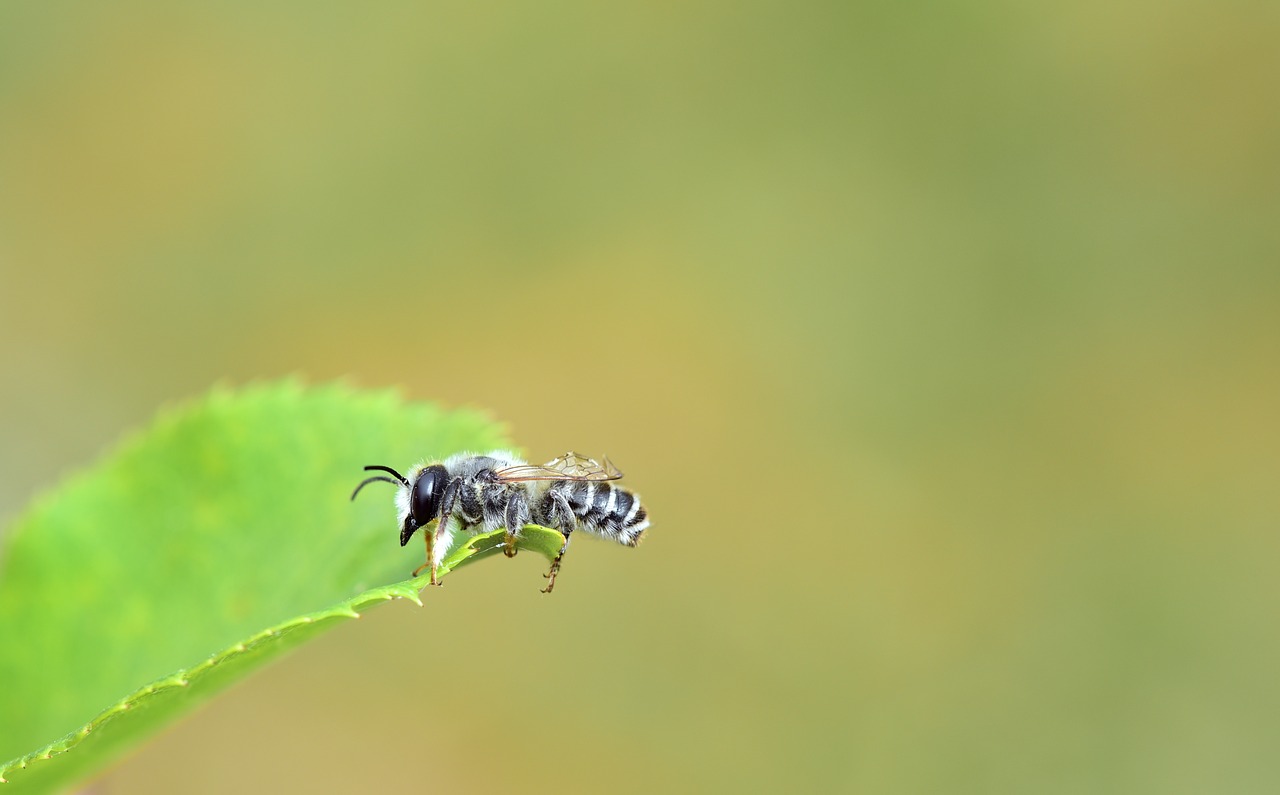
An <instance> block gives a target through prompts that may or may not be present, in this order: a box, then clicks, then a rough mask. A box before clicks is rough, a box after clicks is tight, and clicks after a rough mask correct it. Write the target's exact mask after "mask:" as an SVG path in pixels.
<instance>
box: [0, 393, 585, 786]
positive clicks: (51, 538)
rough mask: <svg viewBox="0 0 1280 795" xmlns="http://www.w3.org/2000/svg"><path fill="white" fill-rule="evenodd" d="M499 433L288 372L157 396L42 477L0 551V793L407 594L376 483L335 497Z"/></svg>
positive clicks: (464, 553)
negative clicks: (128, 427)
mask: <svg viewBox="0 0 1280 795" xmlns="http://www.w3.org/2000/svg"><path fill="white" fill-rule="evenodd" d="M505 446H507V440H506V439H505V438H504V434H503V432H502V430H501V429H500V427H498V426H497V425H496V424H495V423H493V422H491V421H490V420H488V419H486V418H484V417H483V416H480V415H478V414H475V413H470V412H444V411H441V410H438V409H436V408H433V407H431V406H429V405H425V404H405V403H403V402H401V401H400V400H399V399H398V398H397V397H396V396H395V395H393V394H391V393H361V392H355V391H352V390H350V389H347V388H344V387H340V386H331V387H325V388H318V389H304V388H302V387H301V386H299V385H297V384H294V383H282V384H275V385H268V386H259V387H256V388H252V389H248V390H245V391H241V392H230V391H215V392H214V393H212V394H211V395H209V396H208V397H207V398H206V399H204V400H203V401H201V402H200V403H198V404H196V405H194V406H189V407H185V408H182V409H179V410H176V411H172V412H169V413H166V414H164V415H162V416H161V418H160V419H159V420H158V421H157V422H156V423H155V424H154V425H153V426H152V427H151V428H150V429H148V430H147V431H145V432H144V433H142V434H139V435H137V436H135V437H134V438H132V439H129V440H128V441H126V442H125V443H124V444H123V445H121V446H120V448H119V449H118V450H116V451H115V452H113V453H112V454H110V455H108V456H107V457H106V458H105V459H104V460H102V461H101V462H99V463H98V464H97V465H96V466H94V467H93V468H92V469H90V470H88V471H86V472H84V473H81V474H79V475H77V476H75V477H73V478H71V479H70V480H69V481H68V482H66V483H64V484H62V485H61V486H59V487H58V488H57V489H55V490H54V491H52V492H50V493H48V494H46V495H44V496H43V497H42V498H41V499H39V500H37V501H36V502H35V504H34V505H33V506H32V507H31V508H30V509H29V510H28V511H27V512H26V514H25V515H23V516H22V517H21V518H19V520H18V521H17V522H16V523H15V524H14V525H13V526H12V527H10V528H9V530H8V532H7V533H6V535H5V541H6V542H7V544H6V548H5V549H4V550H3V559H2V561H0V638H3V639H4V640H3V642H0V778H3V779H6V780H8V781H10V782H12V783H10V784H8V785H0V795H4V793H10V792H12V793H18V792H46V791H52V790H57V789H62V788H65V787H67V786H69V785H71V784H73V783H75V782H76V781H78V780H81V779H83V778H85V777H87V776H90V775H92V774H93V773H94V772H96V771H98V770H100V769H102V767H103V766H104V765H106V764H107V763H109V762H110V761H111V760H112V759H114V758H115V757H117V756H118V755H119V754H121V753H123V752H124V751H125V750H127V749H128V748H130V747H132V746H134V745H136V744H137V743H138V742H140V741H141V740H142V739H144V738H145V737H146V736H148V735H150V734H152V733H154V732H155V731H157V730H159V729H160V728H161V727H163V726H164V725H165V724H166V723H168V722H170V721H171V720H173V719H174V718H175V717H177V716H178V715H180V714H183V713H185V712H187V711H189V710H190V709H191V708H192V707H193V706H195V705H196V704H198V703H200V701H202V700H203V699H206V698H208V697H209V696H211V695H212V694H214V693H216V692H217V691H219V690H220V689H222V688H224V687H226V686H227V685H229V684H231V683H232V682H234V681H236V680H237V679H239V678H241V677H243V676H244V675H246V674H247V673H248V672H249V671H251V670H252V669H254V668H255V667H257V666H259V665H261V664H262V663H263V662H265V661H267V660H269V659H271V658H272V657H275V656H277V655H279V654H280V653H281V652H283V651H284V650H286V649H288V648H291V647H292V646H295V645H297V644H298V643H301V642H302V641H304V640H306V639H308V638H310V637H312V636H314V635H316V634H317V633H319V632H321V631H323V630H324V629H326V628H328V627H330V626H332V625H334V624H336V623H338V621H339V620H341V619H344V618H350V617H354V616H356V615H358V613H359V612H360V611H362V610H364V609H366V608H367V607H369V606H371V605H373V604H378V603H380V602H384V601H387V600H389V599H395V598H402V599H409V600H412V601H418V591H419V589H420V588H422V587H423V586H424V585H425V584H426V577H425V576H424V577H419V578H417V579H416V580H404V577H405V575H407V573H408V571H409V570H410V569H412V567H413V565H415V563H416V561H415V560H414V559H413V558H410V557H406V556H405V554H404V553H403V552H402V551H401V549H400V546H399V543H398V539H397V537H396V526H395V517H394V509H393V507H392V501H391V499H390V496H389V495H388V498H387V499H385V500H367V501H360V502H357V503H354V504H353V503H351V502H350V501H349V500H348V497H349V496H350V492H351V486H352V483H353V480H355V479H357V478H358V475H359V474H360V472H361V470H360V467H361V466H362V465H364V464H366V463H368V462H369V461H382V460H390V461H398V462H406V463H407V462H413V461H416V460H420V459H422V458H432V457H442V456H445V455H448V454H451V453H454V452H458V451H460V450H463V449H485V448H490V447H505ZM501 538H502V531H499V532H498V533H495V534H490V535H484V536H477V537H475V538H472V539H470V540H469V541H468V542H467V543H465V544H461V545H459V546H458V547H457V548H456V549H453V550H452V551H451V552H450V554H449V555H448V557H447V558H446V560H445V562H444V565H443V566H442V573H443V572H448V571H449V570H450V569H452V568H455V567H457V566H458V565H461V564H463V563H469V562H472V561H474V560H478V559H482V558H484V557H486V556H489V555H492V554H494V553H495V552H496V551H497V550H498V548H499V546H500V543H501ZM562 540H563V539H562V537H561V536H560V535H559V534H558V533H556V532H554V531H552V530H546V529H544V528H535V527H532V526H530V527H528V528H526V529H525V532H524V534H523V538H522V541H521V546H522V547H524V548H528V549H533V550H536V551H538V552H540V553H541V554H544V555H546V556H548V558H550V557H553V556H554V555H555V552H556V550H558V549H559V547H560V544H561V543H562ZM3 760H10V761H8V762H4V761H3Z"/></svg>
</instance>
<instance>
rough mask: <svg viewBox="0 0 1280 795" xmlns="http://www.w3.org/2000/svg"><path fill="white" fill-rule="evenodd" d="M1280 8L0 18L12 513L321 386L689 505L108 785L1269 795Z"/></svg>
mask: <svg viewBox="0 0 1280 795" xmlns="http://www.w3.org/2000/svg"><path fill="white" fill-rule="evenodd" d="M1278 36H1280V6H1278V5H1274V4H1262V3H1251V2H1227V3H1208V2H1174V3H1155V2H1131V3H1120V4H1116V3H1101V2H1083V3H1072V4H1057V5H1056V6H1047V5H1043V4H1036V5H1028V4H1017V3H1001V2H995V0H980V1H975V2H962V3H949V2H941V3H932V4H922V5H921V4H917V5H912V4H897V3H877V2H843V3H840V2H832V3H809V4H784V3H746V2H738V3H714V2H690V3H644V4H641V3H619V4H601V3H580V2H579V3H574V2H543V3H515V4H496V5H495V4H471V3H449V2H439V3H427V4H421V3H379V4H365V5H359V6H357V5H356V4H349V5H342V6H339V5H337V4H333V5H327V6H322V5H319V4H312V3H277V4H271V5H269V6H264V5H262V4H251V3H226V4H219V5H217V6H214V5H213V4H208V5H206V6H205V7H188V6H186V5H185V4H172V3H162V2H158V1H157V2H123V3H113V4H76V3H60V2H9V3H5V4H4V6H3V8H0V342H2V345H3V347H2V349H0V350H3V354H2V357H3V358H2V359H0V362H2V364H3V374H2V375H0V379H3V381H2V382H0V383H3V389H0V439H3V444H2V445H0V515H2V516H4V517H7V518H12V517H13V516H14V515H15V514H16V513H17V512H18V511H19V510H21V507H22V506H23V505H24V504H25V503H26V502H27V501H28V500H29V499H30V498H31V497H32V496H33V495H34V494H35V493H37V492H38V491H40V490H41V489H43V488H47V487H48V486H50V485H51V484H53V483H55V482H57V480H58V479H59V478H60V477H61V476H62V475H64V474H65V473H67V472H68V471H70V470H71V469H73V468H76V467H80V466H83V465H85V464H87V463H88V462H90V461H92V460H93V459H94V458H95V457H96V456H97V455H98V454H99V452H100V451H102V450H103V449H104V448H105V447H107V446H108V445H110V443H112V442H113V440H115V439H116V438H118V437H119V435H120V434H121V433H122V432H123V431H124V430H125V429H128V428H132V427H136V426H139V425H141V424H143V423H145V422H146V421H147V419H148V418H149V417H150V416H151V415H152V414H153V413H154V411H155V410H156V408H157V407H158V406H160V405H163V404H166V403H170V402H172V401H175V400H178V399H181V398H184V397H188V396H193V395H197V394H199V393H201V392H203V391H205V390H206V389H207V388H208V387H209V386H210V385H212V384H214V383H216V382H229V383H245V382H249V381H252V380H254V379H259V378H268V377H277V376H280V375H285V374H291V373H297V374H301V375H303V376H304V377H306V378H307V379H309V380H311V381H315V382H321V381H326V380H330V379H334V378H347V379H349V380H350V381H351V382H352V383H355V384H359V385H365V386H371V387H381V386H384V385H389V384H391V385H402V386H403V388H404V390H405V392H406V393H407V394H408V395H410V396H412V397H414V398H420V399H430V400H435V401H439V402H442V403H444V404H446V405H474V406H480V407H484V408H485V409H487V410H489V411H491V412H492V414H493V415H494V416H496V417H499V418H501V419H503V420H505V421H507V422H509V423H510V424H511V427H512V432H513V435H514V438H515V439H516V440H517V441H518V442H519V443H520V444H521V445H523V446H524V447H525V449H526V450H527V451H528V452H529V453H530V454H531V455H532V456H533V457H534V458H539V459H545V458H549V457H551V456H552V455H555V454H558V453H560V452H562V451H563V450H565V449H568V448H572V449H577V450H581V451H583V452H586V453H604V452H607V453H609V454H610V455H611V456H612V457H613V458H614V460H615V461H616V462H617V463H618V464H619V465H620V466H621V467H622V468H623V469H624V470H626V471H627V473H628V480H627V482H628V483H629V484H630V485H632V486H633V487H634V488H635V489H637V490H638V491H639V492H640V493H641V494H642V495H644V497H645V499H646V500H647V502H648V504H649V506H650V509H651V512H652V514H653V516H654V525H653V529H652V530H651V531H650V534H649V538H648V540H647V541H646V543H645V545H644V546H642V547H641V548H640V549H639V550H636V551H631V550H627V549H623V548H620V547H614V546H610V545H607V544H603V543H590V542H588V541H586V540H582V541H579V542H578V544H576V545H575V548H574V552H573V554H572V555H571V556H570V558H569V559H568V560H567V562H566V568H565V572H564V575H563V577H562V580H561V581H560V583H559V585H558V587H557V590H556V593H555V595H554V596H553V597H551V598H542V597H540V596H539V594H538V593H537V590H536V589H537V587H539V586H540V583H541V579H540V577H538V572H539V571H540V570H541V565H542V564H541V563H540V562H539V561H536V560H533V559H532V557H528V558H527V559H526V558H525V557H522V558H518V559H517V560H516V561H514V562H511V563H494V564H487V565H482V566H477V567H475V568H474V569H469V570H467V571H466V572H464V573H463V574H462V575H460V576H458V577H455V578H451V579H450V581H449V586H448V587H447V588H444V589H440V590H439V591H438V592H433V593H431V594H429V596H430V597H431V599H430V601H429V603H428V606H427V607H426V608H425V609H422V610H419V609H416V608H411V607H409V606H405V605H391V606H387V607H383V608H380V609H378V610H375V611H373V612H371V613H369V614H368V615H367V616H366V618H365V620H362V621H360V622H355V623H353V624H351V625H349V626H344V627H342V628H341V629H339V630H336V631H334V632H332V633H331V634H330V635H328V636H326V637H325V638H323V639H322V640H320V641H319V642H317V643H315V644H313V645H312V646H311V647H309V648H307V649H305V650H303V651H302V652H300V653H298V654H295V655H293V656H291V657H289V658H287V659H285V660H284V661H282V662H280V663H278V664H276V665H274V666H273V667H271V668H269V669H268V670H266V671H264V672H263V673H261V674H260V675H258V676H256V677H254V678H252V679H251V680H249V681H247V682H245V683H244V684H242V685H239V686H238V687H237V688H236V689H234V690H233V691H232V692H230V693H229V694H227V695H226V696H224V697H222V698H221V699H219V700H217V701H215V702H214V703H212V704H211V705H210V706H208V707H207V708H205V709H204V710H202V711H201V712H199V713H197V714H196V715H194V716H193V717H191V718H189V719H187V720H185V721H184V722H183V723H181V724H180V725H178V726H177V727H176V728H174V729H172V730H170V731H169V732H167V733H166V734H164V735H163V736H161V737H160V738H159V739H158V740H156V741H154V742H152V743H150V744H148V745H147V746H145V747H144V748H143V749H142V750H141V751H140V752H139V753H137V754H135V755H133V756H132V757H130V758H128V759H127V760H126V761H124V762H123V763H121V764H119V765H118V766H117V767H115V768H114V769H113V770H112V771H111V772H110V773H109V774H108V775H107V776H106V777H105V778H104V779H103V780H102V781H101V782H100V783H99V785H98V786H97V787H96V789H95V791H97V792H102V793H150V792H155V793H167V792H175V791H182V792H221V791H228V790H235V791H303V790H305V789H308V788H309V789H312V790H314V791H350V792H355V791H373V790H375V789H391V788H394V789H396V790H404V789H406V788H413V790H414V791H450V792H493V791H515V790H519V791H527V792H552V791H555V792H599V791H611V792H652V791H692V790H699V791H764V790H779V789H782V788H786V789H784V790H783V791H794V790H802V791H865V792H1042V793H1054V792H1061V793H1068V792H1071V793H1074V792H1135V791H1149V792H1162V793H1169V792H1211V791H1212V792H1244V791H1258V792H1262V791H1274V788H1275V786H1276V783H1277V780H1280V757H1277V756H1276V754H1275V748H1276V744H1277V742H1280V687H1278V686H1277V683H1276V672H1277V669H1278V666H1280V637H1278V634H1277V622H1276V618H1277V606H1278V605H1277V598H1278V597H1280V582H1278V580H1277V577H1276V575H1275V569H1276V562H1277V557H1278V553H1280V542H1278V541H1277V530H1278V529H1280V527H1278V524H1280V523H1278V521H1277V520H1278V519H1280V415H1278V413H1277V409H1278V407H1280V290H1278V288H1280V256H1278V255H1280V223H1278V221H1280V101H1277V94H1276V85H1277V80H1278V79H1280V48H1277V46H1276V41H1277V37H1278ZM352 463H353V467H356V468H357V469H358V467H359V466H360V465H362V464H364V463H367V462H364V461H358V462H352ZM404 463H409V462H404ZM390 532H394V530H392V531H390ZM406 555H408V553H406ZM411 563H416V561H414V560H412V559H411V558H410V557H406V567H408V566H410V564H411ZM317 607H319V606H317ZM446 638H447V642H442V641H441V640H438V639H446ZM2 642H5V643H12V642H20V639H13V638H6V639H4V640H3V641H2ZM459 683H462V685H463V686H459Z"/></svg>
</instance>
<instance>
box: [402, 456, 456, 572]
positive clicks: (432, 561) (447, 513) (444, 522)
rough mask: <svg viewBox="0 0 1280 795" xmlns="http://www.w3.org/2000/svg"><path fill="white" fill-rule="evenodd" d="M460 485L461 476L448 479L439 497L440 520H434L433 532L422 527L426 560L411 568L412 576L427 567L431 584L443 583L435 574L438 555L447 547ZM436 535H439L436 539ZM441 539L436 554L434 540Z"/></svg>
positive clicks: (438, 567) (438, 561) (437, 569)
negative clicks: (434, 527) (429, 570)
mask: <svg viewBox="0 0 1280 795" xmlns="http://www.w3.org/2000/svg"><path fill="white" fill-rule="evenodd" d="M461 487H462V478H455V479H453V480H451V481H449V485H447V486H445V487H444V494H443V495H441V497H440V521H438V522H436V529H435V532H432V531H430V530H428V529H427V528H425V527H424V528H422V537H423V540H425V541H426V545H427V562H426V563H423V564H422V565H421V566H419V567H418V568H416V569H414V570H413V576H414V577H417V576H418V575H419V574H421V573H422V572H423V570H424V569H426V568H427V567H430V568H431V584H432V585H444V583H442V582H440V580H439V578H438V577H437V576H436V572H437V571H439V569H440V557H442V556H443V555H444V553H445V552H446V551H448V548H449V538H450V534H449V533H448V530H449V520H450V519H452V518H453V515H452V514H453V506H454V504H455V502H456V501H457V499H458V489H460V488H461ZM436 536H441V538H440V539H437V538H436ZM437 540H439V541H441V542H442V543H441V546H440V547H439V552H440V555H437V554H436V552H437V547H436V541H437Z"/></svg>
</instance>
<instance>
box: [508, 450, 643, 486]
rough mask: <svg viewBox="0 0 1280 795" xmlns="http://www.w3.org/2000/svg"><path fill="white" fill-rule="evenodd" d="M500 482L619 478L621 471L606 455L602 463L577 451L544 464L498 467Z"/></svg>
mask: <svg viewBox="0 0 1280 795" xmlns="http://www.w3.org/2000/svg"><path fill="white" fill-rule="evenodd" d="M494 474H496V475H497V476H498V482H500V483H516V482H519V481H523V480H619V479H621V478H622V473H621V472H619V471H618V468H617V467H615V466H614V465H613V462H612V461H610V460H609V459H608V457H606V458H605V459H604V463H601V462H599V461H596V460H593V459H590V458H587V457H586V456H584V455H578V454H577V453H565V454H564V455H562V456H560V457H559V458H553V459H551V460H550V461H548V462H547V463H545V464H541V465H539V464H520V465H519V466H513V467H506V468H504V469H499V470H498V471H497V472H496V473H494Z"/></svg>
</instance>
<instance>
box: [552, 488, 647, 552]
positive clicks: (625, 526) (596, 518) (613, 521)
mask: <svg viewBox="0 0 1280 795" xmlns="http://www.w3.org/2000/svg"><path fill="white" fill-rule="evenodd" d="M566 485H567V486H568V488H567V490H566V494H565V496H566V497H567V498H568V500H569V506H570V507H571V508H573V513H574V515H575V516H576V517H577V519H578V526H579V527H581V528H582V529H583V530H586V531H587V532H589V533H594V534H595V535H599V536H604V537H605V538H611V539H613V540H615V541H617V542H619V543H621V544H626V545H627V546H631V547H634V546H635V545H636V544H638V543H640V537H641V536H642V535H644V531H645V529H646V528H647V527H648V526H649V512H648V511H646V510H645V509H644V506H643V505H641V504H640V498H639V497H638V496H637V495H636V494H634V493H633V492H631V491H628V490H627V489H624V488H623V487H621V486H615V485H613V484H612V483H597V482H591V481H577V482H573V483H566Z"/></svg>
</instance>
